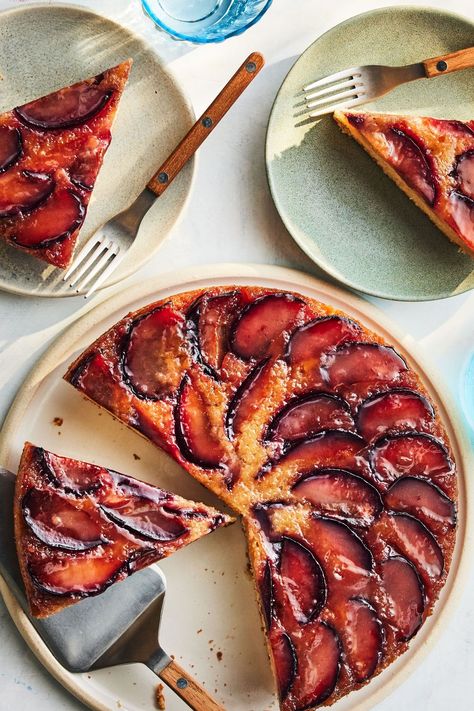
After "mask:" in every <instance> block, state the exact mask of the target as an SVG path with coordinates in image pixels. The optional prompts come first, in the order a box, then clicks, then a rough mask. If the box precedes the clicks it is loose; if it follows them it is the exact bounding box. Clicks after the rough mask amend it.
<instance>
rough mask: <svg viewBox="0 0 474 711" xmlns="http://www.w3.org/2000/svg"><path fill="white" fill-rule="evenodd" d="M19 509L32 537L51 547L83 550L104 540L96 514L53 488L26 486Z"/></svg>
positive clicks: (102, 542) (94, 546)
mask: <svg viewBox="0 0 474 711" xmlns="http://www.w3.org/2000/svg"><path fill="white" fill-rule="evenodd" d="M22 511H23V517H24V519H25V521H26V523H27V524H28V526H29V527H30V529H31V530H32V531H33V533H34V534H35V536H36V537H37V538H39V540H40V541H42V542H43V543H45V544H46V545H47V546H51V547H52V548H63V549H65V550H69V551H86V550H89V549H90V548H96V547H97V546H100V545H101V544H104V543H107V542H108V541H107V539H106V538H105V537H104V536H102V534H101V522H100V518H99V517H98V516H97V515H96V514H95V515H94V514H93V513H92V512H91V511H87V510H85V509H81V508H78V507H77V506H74V504H73V503H71V502H70V501H68V499H67V498H66V497H65V496H61V495H60V494H58V493H56V492H54V491H44V490H41V489H30V490H29V491H28V492H27V493H26V494H25V496H24V497H23V501H22Z"/></svg>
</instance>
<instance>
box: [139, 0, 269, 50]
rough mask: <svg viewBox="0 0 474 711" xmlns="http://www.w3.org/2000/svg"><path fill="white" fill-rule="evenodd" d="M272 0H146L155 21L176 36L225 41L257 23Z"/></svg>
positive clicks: (145, 4)
mask: <svg viewBox="0 0 474 711" xmlns="http://www.w3.org/2000/svg"><path fill="white" fill-rule="evenodd" d="M271 4H272V0H142V5H143V9H144V10H145V12H146V14H147V15H149V17H150V18H151V19H152V20H153V22H154V23H155V24H156V25H157V26H158V27H159V28H161V29H162V30H164V31H165V32H167V33H168V34H169V35H171V36H172V37H174V38H175V39H180V40H187V41H188V42H196V43H200V44H206V43H208V42H222V41H223V40H225V39H227V37H232V36H233V35H239V34H240V33H241V32H244V31H245V30H246V29H247V28H249V27H251V26H252V25H254V24H255V23H256V22H258V20H259V19H260V18H261V17H262V15H263V14H264V13H265V12H266V11H267V10H268V8H269V7H270V5H271Z"/></svg>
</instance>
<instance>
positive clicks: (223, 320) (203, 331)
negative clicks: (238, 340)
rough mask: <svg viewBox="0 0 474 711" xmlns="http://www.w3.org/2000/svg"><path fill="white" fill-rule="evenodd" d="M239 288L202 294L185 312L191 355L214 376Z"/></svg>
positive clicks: (225, 348)
mask: <svg viewBox="0 0 474 711" xmlns="http://www.w3.org/2000/svg"><path fill="white" fill-rule="evenodd" d="M240 302H241V297H240V294H239V292H237V291H232V292H229V293H228V294H220V295H219V296H213V297H210V298H209V297H207V295H204V296H202V297H201V298H200V299H198V301H197V302H196V303H195V304H194V305H193V306H192V307H191V309H190V311H189V313H188V315H187V328H188V337H189V339H190V341H191V344H192V352H193V356H194V359H195V360H196V361H197V362H198V363H202V364H203V365H204V367H205V370H206V371H207V372H208V374H209V375H212V376H213V377H216V376H217V374H218V373H219V371H220V368H221V365H222V361H223V359H224V356H225V354H226V352H227V351H228V350H229V347H228V341H229V326H230V323H231V321H232V320H233V319H234V318H235V314H236V312H237V311H238V309H239V308H240Z"/></svg>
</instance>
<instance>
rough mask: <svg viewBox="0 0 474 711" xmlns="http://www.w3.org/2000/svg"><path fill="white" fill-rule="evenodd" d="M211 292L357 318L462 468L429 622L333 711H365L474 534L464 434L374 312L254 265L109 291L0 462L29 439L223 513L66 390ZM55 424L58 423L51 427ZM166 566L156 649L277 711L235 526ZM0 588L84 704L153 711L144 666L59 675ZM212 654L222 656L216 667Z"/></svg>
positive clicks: (13, 423)
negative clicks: (135, 334)
mask: <svg viewBox="0 0 474 711" xmlns="http://www.w3.org/2000/svg"><path fill="white" fill-rule="evenodd" d="M212 284H214V285H233V284H242V285H251V284H258V285H261V286H264V287H273V288H277V289H280V290H292V291H298V292H300V293H302V294H305V295H307V296H310V297H312V298H315V299H319V300H321V301H323V302H326V303H329V304H331V305H332V306H334V307H336V308H338V309H342V310H344V311H346V312H347V313H348V314H349V315H351V316H353V317H354V318H356V319H360V320H361V321H362V322H363V323H364V324H365V325H366V326H367V327H368V328H369V329H372V330H374V331H376V332H377V333H379V334H380V335H381V336H382V337H383V338H386V339H387V340H388V341H390V342H391V343H393V344H394V345H395V347H396V348H397V349H398V350H399V351H400V352H401V353H402V354H403V355H404V356H405V357H406V358H407V359H408V361H409V362H410V364H411V365H412V366H413V367H414V368H415V369H416V370H417V371H418V373H419V374H420V376H421V378H422V380H423V382H424V384H425V386H426V388H427V390H428V391H429V393H430V395H431V397H432V398H433V401H434V402H435V403H436V405H437V407H438V409H439V413H440V416H441V418H442V419H443V421H444V423H445V425H446V428H447V431H448V435H449V437H450V440H451V443H452V446H453V450H454V454H455V457H456V460H457V463H458V471H459V487H460V491H459V529H458V537H457V544H456V548H455V553H454V557H453V562H452V567H451V572H450V574H449V577H448V580H447V583H446V585H445V587H444V589H443V592H442V595H441V598H440V600H439V601H438V603H437V605H436V608H435V613H434V615H433V616H432V617H431V618H429V619H428V620H427V621H426V623H425V625H424V626H423V627H422V629H421V630H420V632H419V634H418V635H417V636H416V637H415V638H414V640H413V641H412V642H411V644H410V648H409V651H408V652H406V653H405V654H404V655H402V656H401V657H400V658H399V659H398V660H397V661H396V662H395V663H394V664H392V665H391V666H390V667H389V668H388V669H387V670H386V671H384V672H383V673H382V674H381V675H380V676H378V677H377V678H375V679H373V680H372V682H371V683H370V684H369V685H368V686H366V687H364V688H363V689H361V690H360V691H357V692H355V693H353V694H351V695H350V696H349V697H348V698H345V699H343V700H341V701H339V702H338V703H337V704H336V706H335V708H337V711H349V709H350V711H362V710H367V709H369V708H372V707H373V706H374V705H375V704H376V703H377V702H379V701H380V699H381V698H382V697H383V696H384V695H385V694H387V693H388V692H389V691H391V690H392V689H394V688H396V687H397V686H399V685H400V684H401V682H402V680H403V679H404V678H405V677H406V676H407V675H408V673H410V672H411V671H413V670H414V669H415V667H416V666H417V665H418V664H419V662H420V660H421V659H422V658H423V655H424V654H425V653H426V651H427V650H428V649H429V648H430V647H431V646H432V645H433V644H434V641H435V639H436V637H437V634H438V633H439V632H440V631H442V629H443V627H444V625H445V623H446V619H447V616H448V613H449V612H450V611H452V610H453V609H454V607H455V606H456V602H457V597H458V593H459V592H460V590H462V588H463V581H464V578H465V572H466V563H467V558H468V556H469V553H470V548H471V543H470V541H471V532H472V521H469V518H468V516H467V508H468V501H470V499H471V497H472V483H471V484H469V478H468V477H467V476H466V474H467V473H469V472H470V471H471V470H472V466H473V456H472V453H471V451H470V448H469V444H468V443H467V441H466V439H465V436H464V434H463V425H462V424H461V422H460V421H459V420H458V418H457V415H456V413H455V410H454V408H453V406H452V405H451V403H450V402H449V401H448V398H447V397H446V395H445V392H443V388H442V383H441V382H440V381H439V379H438V377H437V376H436V375H434V374H433V373H432V371H431V369H430V368H429V367H428V366H427V365H426V363H424V361H423V360H422V359H421V357H420V356H419V355H417V354H415V353H414V350H413V348H412V345H411V344H409V339H407V338H406V337H404V336H403V335H402V334H401V333H399V332H397V330H396V329H395V328H394V327H393V325H392V324H391V323H390V322H389V321H387V319H386V318H385V317H384V316H383V315H381V314H380V312H379V311H377V310H376V309H375V308H374V307H372V306H371V305H369V304H368V303H366V302H365V301H363V300H362V299H360V298H358V297H355V296H353V295H351V294H349V293H346V292H344V291H342V290H340V289H339V288H337V287H334V286H332V285H330V284H327V283H325V282H322V281H320V280H318V279H315V278H314V277H311V276H309V275H306V274H302V273H300V272H297V271H293V270H289V269H284V268H281V267H274V266H262V265H236V264H233V265H214V266H210V267H200V268H197V269H188V270H186V271H183V272H180V273H177V274H176V273H175V274H173V275H168V276H160V277H157V278H156V279H153V280H151V281H148V282H145V283H143V284H140V285H138V286H136V287H134V288H133V289H130V290H128V291H127V292H126V293H119V292H118V289H117V291H116V293H115V295H114V296H112V297H111V298H110V299H109V300H107V301H106V302H104V303H102V304H100V305H99V306H97V307H96V308H95V309H93V310H92V311H90V312H89V313H87V314H86V315H85V316H84V317H83V318H82V319H81V320H79V321H78V322H76V323H75V324H74V325H73V326H72V327H70V328H69V329H68V330H67V331H66V332H65V333H64V334H63V335H62V336H60V338H59V339H58V340H57V341H56V342H55V343H54V344H53V346H52V347H51V348H50V349H49V351H48V352H47V353H46V355H45V356H44V357H43V358H42V359H41V360H40V362H39V363H38V365H37V366H36V367H35V368H34V370H33V371H32V372H31V373H30V375H29V376H28V377H27V378H26V380H25V382H24V384H23V386H22V388H21V390H20V391H19V393H18V395H17V397H16V400H15V402H14V404H13V406H12V408H11V410H10V413H9V415H8V417H7V419H6V421H5V424H4V427H3V430H2V432H1V435H0V464H1V465H2V466H5V467H6V468H8V469H10V470H12V471H16V469H17V466H18V461H19V456H20V453H21V450H22V447H23V443H24V442H25V440H29V441H31V442H33V443H35V444H39V445H42V446H44V447H46V448H47V449H51V450H53V451H55V452H57V453H58V454H67V455H68V456H72V457H78V458H82V459H85V460H88V461H93V462H96V463H98V464H103V465H105V466H108V467H112V468H114V469H117V470H119V471H124V472H127V473H129V474H131V475H133V476H136V477H138V478H141V479H144V480H148V481H151V482H153V483H155V484H158V485H161V486H163V487H164V488H169V489H171V490H173V491H175V492H177V493H178V494H181V495H184V496H187V497H188V498H191V499H195V500H198V501H199V500H201V501H204V502H206V503H211V504H214V505H216V506H218V507H219V506H222V505H221V504H220V502H218V501H217V500H216V499H215V498H214V497H213V495H212V494H210V493H209V492H208V491H207V490H205V489H204V488H202V487H201V486H200V485H199V484H198V483H197V482H195V481H194V480H193V479H192V478H191V477H190V476H189V475H188V474H186V473H185V472H184V471H183V470H181V468H180V467H179V466H178V465H177V464H175V463H174V462H172V461H171V460H170V459H169V458H168V457H167V456H166V455H165V454H163V453H162V452H160V451H158V450H157V449H156V448H155V447H154V446H153V445H152V444H150V443H149V442H147V441H145V440H144V439H143V438H142V437H140V436H139V435H138V434H136V433H134V432H132V431H130V430H127V429H126V428H125V427H124V426H123V425H121V424H120V423H119V422H118V421H116V420H115V419H114V418H112V417H111V416H109V415H108V414H107V413H105V412H103V413H102V412H101V411H99V409H98V408H96V407H95V406H94V405H93V404H92V403H91V402H89V401H87V400H86V399H85V398H83V397H81V396H80V394H79V393H78V392H76V391H75V390H74V389H73V388H72V387H71V386H70V385H68V384H67V383H65V382H64V381H63V380H62V375H63V374H64V372H65V370H66V367H67V365H68V364H69V363H70V362H71V360H72V359H73V358H74V356H75V355H76V354H78V353H79V352H81V351H82V349H83V348H84V347H86V346H87V345H89V344H90V342H91V341H92V340H93V339H94V338H96V337H97V336H99V335H100V334H101V333H102V332H103V331H104V330H106V329H107V328H108V327H109V326H111V325H112V324H113V323H115V322H116V321H117V320H118V319H120V318H121V317H122V316H123V315H124V314H125V313H127V312H128V311H130V310H134V309H136V308H139V307H140V306H142V305H145V304H147V303H150V302H152V301H155V300H157V299H161V298H165V297H167V296H169V295H171V294H174V293H177V292H181V291H186V290H191V289H197V288H201V287H205V286H209V285H212ZM408 344H409V346H408ZM441 392H443V397H442V398H441V395H440V393H441ZM57 418H60V419H59V420H58V419H57ZM59 421H62V424H61V425H60V426H59V427H58V425H57V423H58V422H59ZM55 422H56V424H55ZM469 486H470V487H471V491H470V492H469V491H468V489H469ZM471 518H472V517H471ZM468 529H469V530H468ZM162 568H163V570H164V572H165V574H166V577H167V580H168V594H167V601H166V605H165V612H164V621H163V626H162V644H163V647H164V648H165V649H166V650H167V652H168V653H171V654H174V655H175V656H176V658H177V659H178V660H179V662H180V663H181V664H183V665H184V666H186V667H187V668H188V669H189V670H190V671H191V672H192V673H193V674H194V675H195V676H196V677H197V678H198V679H199V680H200V681H201V682H204V683H205V684H206V686H207V687H208V688H209V689H210V690H211V691H212V692H213V693H215V696H216V697H217V698H218V699H219V700H220V701H221V702H222V703H223V705H224V707H225V708H228V709H232V710H233V711H251V710H252V711H257V710H258V711H261V710H262V709H265V711H276V709H277V702H276V700H275V697H274V695H273V682H272V678H271V675H270V669H269V663H268V659H267V656H266V651H265V647H264V640H263V634H262V632H261V622H260V619H259V617H258V614H257V605H256V601H255V598H254V590H253V583H252V580H251V578H250V576H249V574H248V570H247V559H246V554H245V545H244V538H243V534H242V531H241V528H240V524H239V523H236V524H234V525H233V526H230V527H229V528H227V529H225V530H220V531H217V532H215V533H214V534H212V535H211V536H209V537H206V538H204V539H202V540H201V541H199V542H198V543H195V544H193V545H192V546H189V547H187V548H185V549H183V550H182V551H180V552H179V553H177V554H176V555H173V556H171V557H170V558H169V559H168V560H165V561H163V563H162ZM0 589H1V592H2V595H3V597H4V600H5V602H6V604H7V606H8V609H9V611H10V613H11V615H12V617H13V620H14V622H15V624H16V626H17V627H18V630H19V631H20V633H21V634H22V635H23V637H24V638H25V640H26V642H27V644H28V645H29V646H30V648H31V649H32V650H33V652H34V653H35V654H36V656H37V657H38V659H39V660H40V661H41V663H42V664H43V665H44V666H45V667H46V668H47V669H48V670H49V672H50V673H51V674H52V675H53V676H54V677H55V678H56V679H58V680H59V681H60V682H61V683H62V684H63V685H64V686H65V687H66V688H67V689H68V690H69V691H70V692H71V693H73V694H74V695H75V696H77V697H78V698H79V699H81V700H82V701H83V702H84V703H85V704H87V705H88V706H89V707H91V708H92V709H96V710H97V711H112V710H113V711H116V709H117V708H121V707H124V708H126V709H127V711H143V710H144V709H150V708H153V705H152V704H153V694H154V690H155V688H156V683H157V680H156V677H154V676H153V674H152V673H151V672H149V671H148V670H147V669H146V668H145V667H144V666H140V665H135V666H130V667H125V668H115V669H111V670H103V671H100V672H93V673H90V674H71V673H69V672H67V671H65V669H63V668H62V667H61V666H60V665H59V664H58V663H57V662H56V660H55V659H54V658H53V657H52V655H51V654H50V652H49V651H48V649H47V648H46V647H45V645H44V644H43V642H42V641H41V640H40V638H39V637H38V635H37V633H36V632H35V630H34V629H33V627H32V625H31V624H30V622H29V621H28V619H27V617H26V616H25V614H24V613H23V612H22V610H21V608H20V606H19V605H18V603H17V602H16V600H15V598H14V597H13V596H12V595H11V593H10V592H9V590H8V588H7V586H6V584H5V582H4V581H2V580H1V578H0ZM79 604H80V603H79ZM105 623H106V621H104V624H105ZM84 624H87V620H84ZM218 652H219V653H222V659H221V661H219V660H218V656H217V653H218ZM219 656H220V655H219ZM165 693H166V709H167V711H184V709H185V708H186V707H185V706H184V704H183V703H182V702H181V701H179V700H178V698H177V697H176V696H174V695H173V694H172V692H170V691H168V692H165Z"/></svg>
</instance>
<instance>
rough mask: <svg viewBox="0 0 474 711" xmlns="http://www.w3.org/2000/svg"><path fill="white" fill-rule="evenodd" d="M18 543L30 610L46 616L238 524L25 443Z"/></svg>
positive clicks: (17, 511)
mask: <svg viewBox="0 0 474 711" xmlns="http://www.w3.org/2000/svg"><path fill="white" fill-rule="evenodd" d="M14 515H15V538H16V545H17V551H18V559H19V562H20V569H21V573H22V577H23V581H24V584H25V588H26V594H27V598H28V602H29V605H30V608H31V612H32V614H33V615H34V616H35V617H48V616H49V615H51V614H53V613H55V612H58V611H59V610H62V609H63V608H65V607H67V606H69V605H72V604H73V603H74V602H78V601H79V600H81V599H82V598H84V597H88V596H90V595H97V594H99V593H101V592H103V591H104V590H105V589H106V588H107V587H109V585H111V584H112V583H115V582H117V581H119V580H123V579H124V578H126V577H127V576H128V575H131V574H132V573H134V572H136V571H137V570H140V569H141V568H144V567H146V566H148V565H151V564H152V563H156V562H157V561H159V560H161V559H162V558H165V557H167V556H169V555H170V554H171V553H174V551H176V550H179V549H180V548H182V547H183V546H186V545H187V544H188V543H192V542H193V541H195V540H197V539H198V538H201V537H202V536H205V535H207V534H208V533H210V532H211V531H213V530H214V529H216V528H218V527H220V526H226V525H228V524H229V523H231V521H232V519H230V518H229V517H228V516H224V515H223V514H221V513H219V512H218V511H216V510H215V509H212V508H209V507H208V506H204V504H196V503H194V502H192V501H186V500H185V499H183V498H181V497H180V496H176V495H175V494H170V493H168V492H167V491H163V490H162V489H158V488H157V487H155V486H151V485H150V484H146V483H144V482H142V481H138V480H137V479H134V478H132V477H130V476H126V475H125V474H120V473H118V472H115V471H112V470H110V469H105V468H103V467H99V466H96V465H94V464H87V463H86V462H80V461H76V460H74V459H68V458H66V457H60V456H58V455H57V454H52V453H51V452H47V451H46V450H44V449H42V448H40V447H35V446H34V445H32V444H29V443H26V444H25V448H24V450H23V455H22V458H21V462H20V468H19V471H18V477H17V482H16V491H15V511H14Z"/></svg>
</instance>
